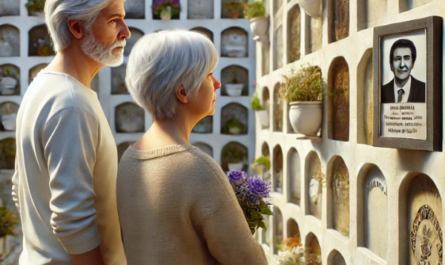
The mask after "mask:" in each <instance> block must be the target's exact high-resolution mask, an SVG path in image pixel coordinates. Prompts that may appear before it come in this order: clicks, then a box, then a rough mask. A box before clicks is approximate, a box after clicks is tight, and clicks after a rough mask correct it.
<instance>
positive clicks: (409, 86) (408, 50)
mask: <svg viewBox="0 0 445 265" xmlns="http://www.w3.org/2000/svg"><path fill="white" fill-rule="evenodd" d="M389 56H390V57H389V62H390V66H391V71H392V72H393V73H394V79H393V80H391V81H390V82H389V83H387V84H385V85H384V86H382V90H381V97H382V98H381V103H402V102H416V103H425V83H424V82H421V81H419V80H417V79H415V78H414V77H413V76H412V75H411V70H412V69H413V68H414V63H415V62H416V57H417V52H416V47H415V46H414V43H413V42H412V41H410V40H407V39H399V40H397V41H396V42H394V44H393V45H392V47H391V51H390V54H389Z"/></svg>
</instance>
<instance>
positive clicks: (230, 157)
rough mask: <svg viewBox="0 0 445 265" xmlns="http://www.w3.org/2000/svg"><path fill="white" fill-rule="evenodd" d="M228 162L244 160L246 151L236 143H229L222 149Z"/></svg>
mask: <svg viewBox="0 0 445 265" xmlns="http://www.w3.org/2000/svg"><path fill="white" fill-rule="evenodd" d="M222 157H223V160H225V162H226V163H240V162H243V160H244V152H243V150H241V149H240V148H238V146H236V145H228V146H226V147H225V148H224V149H223V151H222Z"/></svg>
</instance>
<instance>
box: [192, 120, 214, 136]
mask: <svg viewBox="0 0 445 265" xmlns="http://www.w3.org/2000/svg"><path fill="white" fill-rule="evenodd" d="M192 133H213V116H207V117H204V118H202V119H201V120H200V121H199V122H198V123H197V124H196V125H195V127H193V129H192Z"/></svg>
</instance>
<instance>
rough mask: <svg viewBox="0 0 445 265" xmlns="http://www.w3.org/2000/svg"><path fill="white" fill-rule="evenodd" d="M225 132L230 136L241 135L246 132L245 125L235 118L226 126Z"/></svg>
mask: <svg viewBox="0 0 445 265" xmlns="http://www.w3.org/2000/svg"><path fill="white" fill-rule="evenodd" d="M224 127H225V131H226V133H229V134H235V135H238V134H241V133H242V132H243V130H244V124H243V123H242V122H240V121H239V120H237V119H236V118H235V117H232V118H230V120H228V121H227V122H226V124H225V126H224Z"/></svg>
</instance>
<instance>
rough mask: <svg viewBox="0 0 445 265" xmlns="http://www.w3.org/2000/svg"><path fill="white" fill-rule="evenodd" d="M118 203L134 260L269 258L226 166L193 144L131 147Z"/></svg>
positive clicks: (231, 262)
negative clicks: (250, 222)
mask: <svg viewBox="0 0 445 265" xmlns="http://www.w3.org/2000/svg"><path fill="white" fill-rule="evenodd" d="M117 202H118V211H119V218H120V222H121V229H122V235H123V241H124V248H125V255H126V257H127V262H128V264H129V265H147V264H162V265H168V264H183V265H192V264H193V265H194V264H205V265H210V264H227V265H236V264H240V265H249V264H254V265H262V264H267V261H266V257H265V255H264V252H263V249H262V248H261V246H260V244H258V243H257V242H256V241H255V240H254V238H253V237H252V235H251V233H250V230H249V227H248V225H247V222H246V220H245V218H244V215H243V213H242V210H241V207H240V206H239V205H238V202H237V200H236V197H235V194H234V192H233V190H232V187H231V186H230V183H229V181H228V179H227V177H226V176H225V174H224V172H223V171H222V170H221V168H220V167H219V165H218V164H217V163H216V162H215V160H213V159H212V158H211V157H210V156H208V155H207V154H205V153H204V152H202V151H200V150H199V149H198V148H196V147H193V146H189V145H173V146H169V147H165V148H160V149H154V150H147V151H141V150H136V149H134V148H133V147H132V146H130V147H129V148H128V149H127V151H126V152H125V153H124V155H123V156H122V159H121V162H120V164H119V173H118V181H117Z"/></svg>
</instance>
